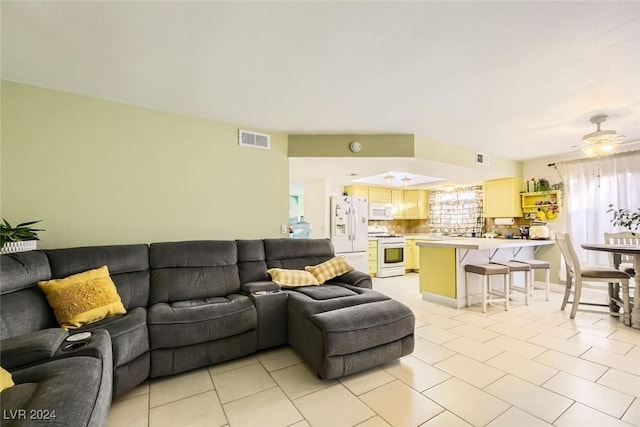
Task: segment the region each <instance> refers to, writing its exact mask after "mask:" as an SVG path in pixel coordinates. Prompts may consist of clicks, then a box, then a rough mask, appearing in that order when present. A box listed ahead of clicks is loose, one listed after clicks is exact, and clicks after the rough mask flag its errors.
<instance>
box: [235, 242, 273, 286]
mask: <svg viewBox="0 0 640 427" xmlns="http://www.w3.org/2000/svg"><path fill="white" fill-rule="evenodd" d="M236 245H237V247H238V274H239V275H240V283H241V284H243V285H244V284H245V283H248V282H263V281H266V280H269V275H268V274H267V261H266V257H265V253H264V242H263V241H262V240H236Z"/></svg>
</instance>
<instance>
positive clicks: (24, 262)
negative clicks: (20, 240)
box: [0, 251, 58, 339]
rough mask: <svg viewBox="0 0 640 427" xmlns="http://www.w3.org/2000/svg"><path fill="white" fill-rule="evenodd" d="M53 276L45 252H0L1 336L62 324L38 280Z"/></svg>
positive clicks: (26, 332) (1, 337) (22, 333)
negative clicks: (57, 321)
mask: <svg viewBox="0 0 640 427" xmlns="http://www.w3.org/2000/svg"><path fill="white" fill-rule="evenodd" d="M50 278H51V269H50V268H49V261H48V260H47V257H46V256H45V254H44V253H43V252H40V251H28V252H19V253H13V254H5V255H0V294H2V297H0V339H4V338H8V337H13V336H18V335H24V334H28V333H30V332H34V331H37V330H40V329H45V328H52V327H58V324H57V323H56V319H55V317H54V316H53V310H52V309H51V307H50V306H49V303H47V299H46V298H45V296H44V294H43V293H42V291H40V289H38V286H37V282H38V281H40V280H48V279H50Z"/></svg>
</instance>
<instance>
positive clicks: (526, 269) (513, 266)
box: [493, 261, 532, 305]
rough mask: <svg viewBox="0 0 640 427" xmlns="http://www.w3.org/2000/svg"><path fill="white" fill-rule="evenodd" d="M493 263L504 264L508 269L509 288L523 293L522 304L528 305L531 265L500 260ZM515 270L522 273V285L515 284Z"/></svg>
mask: <svg viewBox="0 0 640 427" xmlns="http://www.w3.org/2000/svg"><path fill="white" fill-rule="evenodd" d="M493 264H497V265H504V266H505V267H507V268H508V269H509V290H510V291H518V292H523V293H524V305H529V294H530V293H531V283H532V282H531V266H530V265H529V264H525V263H523V262H513V261H502V262H494V263H493ZM516 272H523V273H524V286H523V287H521V288H520V287H518V286H515V281H514V280H513V275H514V273H516Z"/></svg>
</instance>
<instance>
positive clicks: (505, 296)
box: [464, 264, 509, 313]
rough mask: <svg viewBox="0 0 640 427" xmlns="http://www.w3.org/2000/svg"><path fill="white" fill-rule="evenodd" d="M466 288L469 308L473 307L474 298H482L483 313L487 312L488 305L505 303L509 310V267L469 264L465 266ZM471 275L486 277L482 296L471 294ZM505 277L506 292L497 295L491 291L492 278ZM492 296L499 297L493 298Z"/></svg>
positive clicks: (506, 308) (505, 307)
mask: <svg viewBox="0 0 640 427" xmlns="http://www.w3.org/2000/svg"><path fill="white" fill-rule="evenodd" d="M464 272H465V273H464V286H465V291H466V294H467V307H469V306H470V305H471V297H472V296H480V295H481V296H482V312H483V313H486V312H487V303H489V304H490V303H492V302H504V309H505V310H509V267H506V266H504V265H499V264H467V265H465V266H464ZM469 273H474V274H479V275H481V276H483V277H484V279H483V282H482V294H474V295H471V294H469ZM496 275H503V276H504V292H503V293H501V294H500V293H497V292H496V291H494V290H492V289H491V280H490V278H491V276H496ZM492 296H497V297H496V298H493V297H492Z"/></svg>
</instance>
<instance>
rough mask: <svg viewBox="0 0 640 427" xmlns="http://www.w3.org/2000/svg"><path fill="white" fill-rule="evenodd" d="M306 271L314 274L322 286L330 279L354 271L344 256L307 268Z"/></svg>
mask: <svg viewBox="0 0 640 427" xmlns="http://www.w3.org/2000/svg"><path fill="white" fill-rule="evenodd" d="M304 269H305V270H307V271H308V272H310V273H311V274H313V276H314V277H315V278H316V279H317V280H318V282H320V283H321V284H322V283H324V282H326V281H327V280H329V279H333V278H334V277H337V276H341V275H343V274H344V273H348V272H350V271H351V270H354V268H353V267H351V266H350V265H349V263H348V262H347V260H346V259H344V257H343V256H337V257H333V258H331V259H330V260H329V261H325V262H323V263H321V264H318V265H314V266H307V267H305V268H304Z"/></svg>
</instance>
